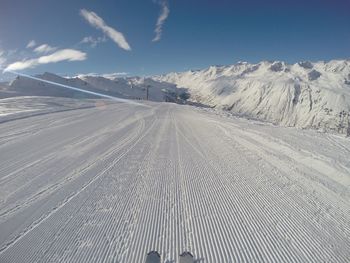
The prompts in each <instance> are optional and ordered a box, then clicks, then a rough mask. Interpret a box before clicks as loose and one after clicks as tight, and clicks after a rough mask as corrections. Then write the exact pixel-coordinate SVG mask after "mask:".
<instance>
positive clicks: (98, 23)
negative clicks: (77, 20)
mask: <svg viewBox="0 0 350 263" xmlns="http://www.w3.org/2000/svg"><path fill="white" fill-rule="evenodd" d="M80 15H81V16H82V17H83V18H84V19H85V20H86V21H87V22H88V23H89V24H90V25H91V26H93V27H95V28H96V29H99V30H102V32H103V33H104V34H105V35H106V36H108V37H109V38H110V39H112V40H113V41H114V42H115V43H116V44H117V45H118V46H119V47H120V48H122V49H125V50H131V47H130V45H129V43H128V42H127V41H126V39H125V37H124V35H123V34H122V33H121V32H119V31H117V30H116V29H114V28H112V27H110V26H108V25H107V24H106V23H105V21H104V20H103V19H102V18H101V17H99V16H98V15H97V14H96V13H94V12H91V11H88V10H86V9H81V10H80Z"/></svg>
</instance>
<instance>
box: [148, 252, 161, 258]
mask: <svg viewBox="0 0 350 263" xmlns="http://www.w3.org/2000/svg"><path fill="white" fill-rule="evenodd" d="M150 255H155V256H158V257H160V255H159V253H158V252H157V251H155V250H152V251H150V252H148V253H147V256H150Z"/></svg>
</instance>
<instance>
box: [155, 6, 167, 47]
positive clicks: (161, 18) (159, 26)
mask: <svg viewBox="0 0 350 263" xmlns="http://www.w3.org/2000/svg"><path fill="white" fill-rule="evenodd" d="M158 3H159V4H160V5H161V7H162V10H161V12H160V15H159V17H158V20H157V24H156V28H155V29H154V32H155V33H156V36H155V37H154V38H153V40H152V41H153V42H157V41H159V40H160V39H161V38H162V33H163V25H164V23H165V21H166V19H167V18H168V16H169V13H170V9H169V3H168V1H167V0H161V1H160V2H158Z"/></svg>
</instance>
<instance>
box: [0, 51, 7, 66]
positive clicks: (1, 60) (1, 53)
mask: <svg viewBox="0 0 350 263" xmlns="http://www.w3.org/2000/svg"><path fill="white" fill-rule="evenodd" d="M4 55H5V51H3V50H1V49H0V68H2V67H3V65H4V64H5V63H6V60H7V59H6V58H5V57H4Z"/></svg>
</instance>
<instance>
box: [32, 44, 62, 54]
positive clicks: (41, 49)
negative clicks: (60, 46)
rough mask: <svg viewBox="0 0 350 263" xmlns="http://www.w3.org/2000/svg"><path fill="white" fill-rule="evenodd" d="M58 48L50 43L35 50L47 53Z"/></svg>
mask: <svg viewBox="0 0 350 263" xmlns="http://www.w3.org/2000/svg"><path fill="white" fill-rule="evenodd" d="M56 49H57V48H55V47H50V46H49V45H48V44H43V45H40V46H38V47H36V48H35V49H34V52H36V53H39V54H47V53H50V52H52V51H55V50H56Z"/></svg>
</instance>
